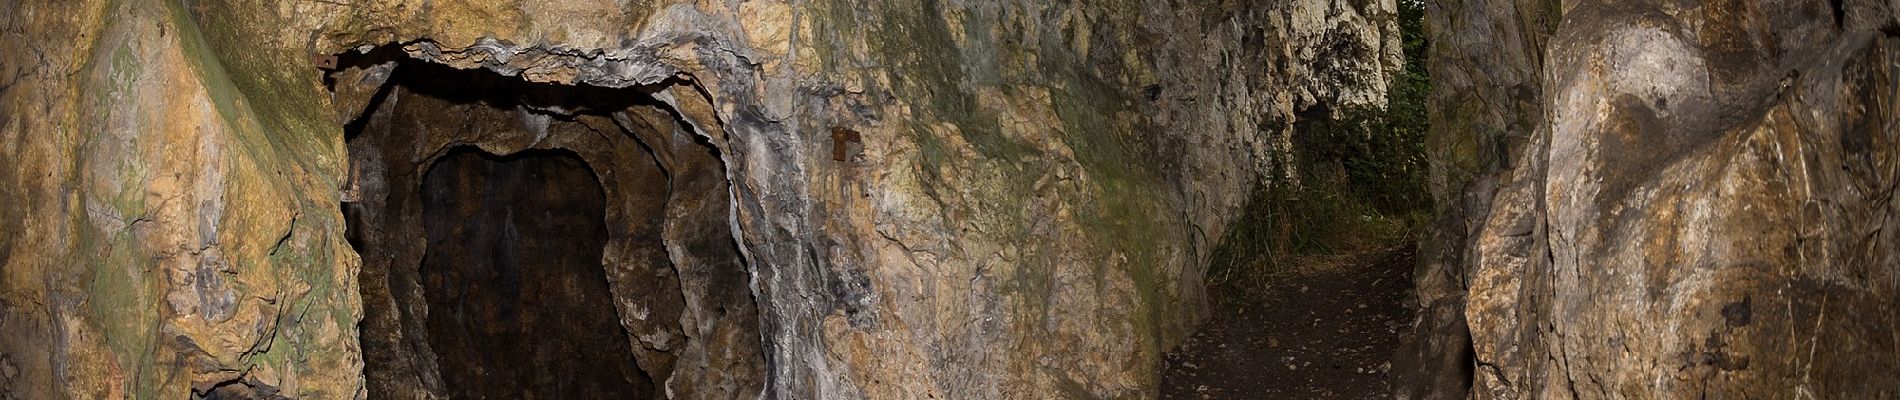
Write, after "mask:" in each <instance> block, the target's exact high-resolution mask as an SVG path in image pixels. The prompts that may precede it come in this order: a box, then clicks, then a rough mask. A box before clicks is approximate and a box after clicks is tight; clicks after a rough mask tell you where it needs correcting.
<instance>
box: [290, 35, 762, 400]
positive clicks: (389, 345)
mask: <svg viewBox="0 0 1900 400" xmlns="http://www.w3.org/2000/svg"><path fill="white" fill-rule="evenodd" d="M433 49H434V47H433V45H432V44H428V43H426V42H418V43H410V44H400V45H387V46H381V47H374V48H368V49H364V50H362V51H350V52H346V53H345V54H340V55H337V56H336V58H335V59H334V60H326V61H325V62H323V63H321V64H324V65H323V66H324V67H325V68H326V71H325V75H324V79H325V83H326V84H328V85H330V88H331V90H332V93H333V94H334V98H333V102H332V103H333V106H334V107H336V108H337V110H338V111H339V113H340V114H342V116H343V117H344V118H343V119H342V120H341V121H340V122H342V123H343V124H344V134H345V140H344V143H345V145H346V146H347V148H348V153H349V154H348V155H349V179H348V182H346V183H345V184H344V187H343V188H341V196H340V197H341V199H342V211H343V214H344V217H345V220H346V222H347V224H348V230H347V232H346V233H345V237H346V238H348V240H349V242H350V245H351V246H352V248H354V249H355V250H356V252H357V254H358V255H359V256H361V259H362V269H361V271H360V273H359V276H358V282H359V286H358V292H359V294H360V295H361V298H362V301H363V320H362V322H361V323H360V325H359V326H358V327H357V328H358V330H359V333H360V335H361V336H360V337H361V346H362V351H363V361H364V362H363V364H364V367H363V370H364V371H363V372H364V376H365V378H366V381H367V384H368V390H369V395H370V397H371V398H636V399H637V398H664V397H675V398H702V397H716V398H733V397H750V396H754V395H757V394H758V393H759V392H760V390H761V389H762V388H763V385H764V382H765V361H764V360H765V357H764V353H763V346H762V344H761V336H760V334H759V314H758V304H757V303H756V300H754V298H753V295H752V290H751V287H750V286H749V282H750V276H749V274H748V273H747V271H746V268H745V265H744V262H743V260H742V259H741V257H740V253H739V250H738V247H737V243H736V242H735V241H734V240H735V239H734V237H735V236H734V235H733V231H732V225H731V223H730V221H729V218H730V216H731V208H730V207H731V205H730V198H729V194H730V188H729V186H728V185H729V184H730V183H729V182H728V181H727V180H726V177H725V168H724V164H723V161H722V160H721V158H720V154H719V152H718V151H717V149H716V147H715V146H713V145H712V144H710V143H709V142H708V140H707V138H706V135H705V134H703V133H701V132H700V131H698V129H709V130H716V129H719V121H717V119H716V118H713V117H709V116H705V115H700V116H698V117H692V116H688V115H684V114H683V113H681V112H679V111H678V110H677V109H676V108H675V106H674V105H675V104H682V105H684V106H690V107H691V109H695V110H711V109H714V108H713V107H711V104H710V100H707V99H706V98H705V97H703V96H701V95H700V94H699V93H700V92H699V91H697V89H696V88H693V87H691V86H690V84H687V83H683V82H664V83H660V84H655V85H649V86H636V87H628V88H611V87H600V86H589V85H570V84H559V83H537V82H529V81H527V80H524V79H522V78H520V77H518V76H513V75H507V74H503V73H498V72H495V71H509V72H510V73H511V74H519V73H520V72H519V71H520V70H519V69H511V68H510V67H508V66H505V65H500V66H496V65H487V66H484V67H482V68H475V69H458V68H453V67H449V66H446V65H443V64H439V63H436V62H433V61H427V60H428V57H429V54H430V51H432V50H433ZM542 61H547V60H545V59H543V60H542ZM660 98H665V99H668V102H662V101H659V100H657V99H660ZM695 101H698V102H699V103H693V102H695ZM689 121H690V122H689Z"/></svg>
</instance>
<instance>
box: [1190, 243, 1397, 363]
mask: <svg viewBox="0 0 1900 400" xmlns="http://www.w3.org/2000/svg"><path fill="white" fill-rule="evenodd" d="M1413 260H1414V250H1413V249H1412V246H1410V245H1406V246H1400V247H1399V248H1397V249H1392V250H1387V251H1383V252H1372V253H1368V254H1364V255H1361V256H1358V257H1354V258H1353V259H1352V260H1349V261H1344V262H1340V263H1338V265H1303V266H1298V267H1294V268H1289V270H1290V271H1288V273H1287V276H1286V277H1285V279H1282V280H1278V281H1276V282H1275V284H1274V285H1273V286H1272V287H1270V288H1267V289H1266V290H1265V291H1263V292H1261V293H1259V294H1254V295H1240V294H1223V295H1219V296H1218V298H1217V299H1216V300H1215V303H1214V315H1213V317H1212V318H1211V319H1210V320H1209V321H1208V322H1207V324H1206V325H1205V326H1203V327H1202V328H1201V331H1200V332H1197V333H1195V335H1194V336H1193V337H1190V338H1188V340H1187V342H1186V343H1184V344H1182V345H1181V346H1180V347H1179V348H1177V349H1175V350H1174V351H1173V352H1171V353H1168V355H1167V358H1166V360H1167V366H1166V367H1165V369H1164V370H1163V371H1162V378H1161V382H1162V383H1161V398H1162V399H1372V398H1386V397H1390V393H1388V389H1387V381H1386V379H1387V378H1386V377H1387V374H1388V373H1389V372H1390V369H1391V363H1390V362H1389V361H1390V360H1391V357H1392V354H1393V351H1394V349H1395V347H1396V346H1398V342H1399V332H1400V331H1401V330H1402V329H1403V328H1404V324H1405V323H1406V322H1407V321H1406V320H1405V318H1406V316H1407V315H1409V314H1408V313H1407V312H1406V309H1405V306H1404V303H1403V300H1404V298H1405V295H1406V290H1407V286H1408V285H1409V284H1410V283H1411V281H1412V279H1411V271H1412V265H1413Z"/></svg>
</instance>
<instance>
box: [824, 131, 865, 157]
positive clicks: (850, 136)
mask: <svg viewBox="0 0 1900 400" xmlns="http://www.w3.org/2000/svg"><path fill="white" fill-rule="evenodd" d="M853 144H856V145H858V146H859V148H860V149H862V148H863V146H864V135H860V134H858V131H854V130H851V129H848V128H845V127H841V126H840V127H833V128H831V160H832V161H848V160H850V159H851V155H852V154H851V153H852V151H851V145H853Z"/></svg>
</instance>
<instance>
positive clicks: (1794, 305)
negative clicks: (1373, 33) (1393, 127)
mask: <svg viewBox="0 0 1900 400" xmlns="http://www.w3.org/2000/svg"><path fill="white" fill-rule="evenodd" d="M1437 6H1438V8H1437V10H1438V11H1440V13H1439V14H1437V15H1436V16H1435V17H1433V18H1432V19H1431V22H1432V23H1433V24H1434V27H1435V32H1436V34H1435V38H1437V39H1438V40H1439V42H1437V43H1436V45H1437V46H1438V47H1437V50H1436V51H1435V57H1434V59H1433V63H1434V64H1435V65H1434V68H1433V72H1434V77H1435V78H1437V83H1438V84H1439V85H1440V86H1438V87H1437V90H1438V94H1437V95H1435V96H1434V99H1435V100H1438V101H1439V103H1437V104H1435V107H1437V110H1436V112H1435V113H1434V116H1435V117H1434V121H1433V122H1434V126H1433V132H1434V135H1435V136H1436V138H1435V139H1436V140H1435V142H1434V143H1435V145H1434V151H1435V152H1437V154H1436V157H1435V159H1436V160H1437V161H1438V162H1439V163H1440V165H1441V168H1439V172H1440V173H1439V174H1438V177H1440V180H1439V182H1437V183H1438V184H1441V185H1443V186H1441V187H1439V189H1440V192H1439V193H1438V198H1439V199H1440V200H1441V202H1444V203H1443V204H1441V205H1442V206H1444V207H1446V208H1447V209H1449V210H1450V212H1448V213H1446V214H1443V215H1444V217H1443V218H1442V219H1441V220H1440V223H1439V224H1438V225H1436V226H1437V229H1439V230H1441V231H1445V232H1450V233H1451V234H1448V235H1441V236H1440V237H1442V238H1445V239H1446V240H1444V241H1441V242H1438V243H1436V244H1435V245H1436V246H1437V248H1438V249H1440V251H1439V252H1438V254H1439V256H1438V257H1436V258H1435V260H1436V261H1437V262H1434V263H1430V264H1428V265H1426V266H1425V267H1424V268H1423V269H1422V270H1421V273H1420V274H1419V280H1420V291H1419V295H1420V298H1421V301H1422V302H1425V303H1426V304H1430V305H1431V307H1430V308H1428V310H1431V311H1428V312H1426V313H1425V315H1424V316H1423V317H1422V318H1421V319H1420V322H1421V323H1420V327H1419V329H1417V330H1416V331H1415V335H1416V337H1415V339H1414V340H1413V343H1414V344H1415V346H1413V347H1412V348H1410V349H1408V350H1407V351H1406V352H1405V354H1402V355H1401V359H1406V360H1409V361H1410V362H1417V363H1421V364H1420V365H1458V364H1460V363H1465V365H1469V366H1471V369H1469V370H1467V371H1471V372H1470V373H1471V374H1472V375H1470V376H1469V377H1470V378H1471V380H1469V381H1467V382H1470V384H1469V385H1463V384H1451V385H1440V386H1438V387H1433V386H1432V385H1431V383H1433V382H1439V383H1442V382H1445V380H1447V379H1451V380H1454V381H1455V379H1456V377H1455V376H1452V374H1445V375H1440V376H1437V377H1436V379H1433V377H1431V376H1420V377H1416V379H1412V380H1409V381H1408V382H1410V383H1408V384H1407V385H1402V386H1401V387H1400V388H1398V389H1400V390H1398V393H1399V394H1400V395H1401V397H1405V398H1456V397H1464V396H1465V393H1463V391H1464V390H1466V389H1469V396H1470V397H1473V398H1546V397H1575V398H1623V397H1667V398H1741V397H1768V398H1891V397H1894V396H1895V395H1896V394H1900V392H1897V391H1900V378H1896V375H1895V374H1894V371H1896V370H1900V336H1896V333H1895V332H1896V331H1895V330H1894V329H1893V326H1895V324H1896V323H1900V311H1897V310H1900V299H1896V297H1895V296H1896V294H1900V248H1897V247H1896V246H1897V244H1900V236H1896V235H1900V199H1896V197H1895V193H1896V190H1897V188H1900V158H1896V157H1897V156H1900V102H1896V100H1897V98H1896V97H1897V96H1900V91H1897V89H1896V88H1900V81H1896V80H1895V79H1896V77H1900V67H1896V66H1900V12H1897V11H1896V8H1895V6H1894V4H1892V3H1890V2H1882V1H1855V0H1844V1H1832V2H1827V1H1781V2H1754V1H1715V2H1675V1H1577V2H1563V3H1561V4H1558V3H1555V2H1541V1H1537V2H1532V1H1517V2H1508V1H1488V2H1482V1H1481V2H1462V1H1440V2H1438V3H1437ZM1557 21H1561V23H1558V22H1557ZM1480 35H1495V36H1496V37H1500V38H1502V40H1497V41H1494V42H1491V43H1488V44H1487V43H1484V42H1479V41H1475V40H1472V39H1473V38H1477V37H1480ZM1466 89H1471V90H1469V91H1465V90H1466ZM1446 315H1451V316H1453V317H1461V318H1444V316H1446ZM1460 325H1462V326H1460ZM1463 326H1468V327H1469V328H1468V330H1466V329H1465V328H1464V327H1463ZM1465 335H1468V336H1465ZM1461 336H1462V337H1468V340H1469V342H1468V343H1469V344H1470V347H1469V348H1467V349H1464V350H1462V351H1460V350H1459V349H1458V348H1457V347H1458V346H1456V344H1457V343H1458V342H1460V341H1461V340H1464V339H1463V338H1461ZM1459 353H1464V354H1463V355H1460V354H1459ZM1408 357H1410V358H1408ZM1401 369H1403V368H1401ZM1439 372H1444V370H1442V369H1441V370H1439Z"/></svg>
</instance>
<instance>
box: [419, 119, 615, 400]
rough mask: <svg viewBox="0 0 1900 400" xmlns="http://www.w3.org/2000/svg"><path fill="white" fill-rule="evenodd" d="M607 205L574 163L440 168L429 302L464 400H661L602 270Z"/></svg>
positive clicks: (431, 187)
mask: <svg viewBox="0 0 1900 400" xmlns="http://www.w3.org/2000/svg"><path fill="white" fill-rule="evenodd" d="M605 201H606V200H605V194H604V192H603V190H602V189H601V187H600V184H599V182H598V181H597V180H596V178H595V177H594V173H593V172H592V171H591V170H589V169H588V168H587V164H586V163H585V162H583V161H581V160H580V158H579V157H577V156H575V155H573V153H571V152H565V151H524V152H520V153H515V154H513V155H509V156H507V157H499V156H495V155H492V154H487V153H484V152H481V151H480V150H477V149H473V148H469V147H461V148H457V149H455V150H452V151H451V152H450V153H449V154H448V155H446V156H443V157H441V158H440V159H438V161H436V162H435V164H434V165H433V166H431V167H429V169H428V172H427V173H426V174H425V175H424V178H423V181H422V203H423V210H424V211H423V221H424V226H425V231H426V232H427V238H428V246H427V250H426V251H425V253H424V256H423V261H422V268H421V278H422V293H423V295H424V297H426V298H427V299H428V303H429V309H430V312H429V317H428V332H429V342H430V345H431V347H432V348H433V349H434V350H435V354H436V356H437V357H438V359H437V362H438V363H439V364H440V365H441V368H442V380H443V383H444V384H445V385H446V386H447V387H448V388H450V389H451V390H452V391H454V393H455V394H456V395H457V396H456V397H461V398H529V397H540V396H534V395H535V394H570V395H577V396H579V397H585V398H623V399H624V398H651V397H652V396H651V393H652V391H653V382H652V378H651V377H648V376H647V375H646V373H645V372H644V371H641V370H640V369H639V368H637V367H636V364H635V362H634V360H633V353H632V352H631V351H630V350H629V349H628V348H627V341H626V337H625V335H624V333H623V331H622V330H621V328H620V323H619V318H618V317H617V315H616V313H615V310H614V306H613V298H612V295H611V294H610V293H609V292H608V288H607V277H606V275H605V273H604V271H602V269H601V253H602V250H603V248H604V246H605V245H606V243H607V226H606V223H605V219H604V218H605ZM550 372H553V373H550Z"/></svg>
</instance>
